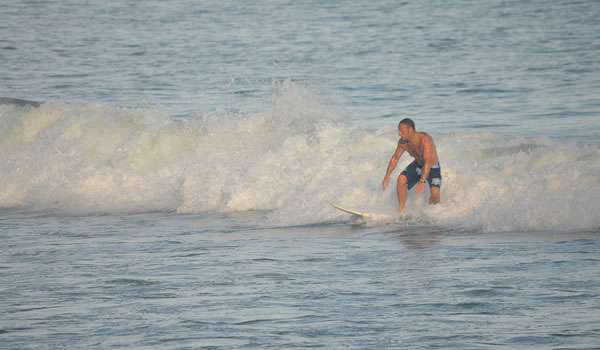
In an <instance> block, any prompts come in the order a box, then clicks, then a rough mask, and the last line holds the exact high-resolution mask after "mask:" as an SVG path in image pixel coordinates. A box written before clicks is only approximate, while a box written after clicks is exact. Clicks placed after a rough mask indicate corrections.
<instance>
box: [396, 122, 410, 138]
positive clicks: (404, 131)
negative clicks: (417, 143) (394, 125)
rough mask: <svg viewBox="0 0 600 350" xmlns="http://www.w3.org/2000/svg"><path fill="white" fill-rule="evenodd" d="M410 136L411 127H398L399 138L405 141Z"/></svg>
mask: <svg viewBox="0 0 600 350" xmlns="http://www.w3.org/2000/svg"><path fill="white" fill-rule="evenodd" d="M409 135H410V127H409V126H408V125H406V124H399V125H398V136H400V137H402V138H403V139H405V138H407V137H408V136H409Z"/></svg>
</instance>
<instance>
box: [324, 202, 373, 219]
mask: <svg viewBox="0 0 600 350" xmlns="http://www.w3.org/2000/svg"><path fill="white" fill-rule="evenodd" d="M331 206H332V207H334V208H336V209H338V210H341V211H343V212H345V213H348V214H351V215H354V216H355V217H356V218H360V219H368V218H370V217H372V216H373V214H369V213H363V212H360V211H358V210H353V209H348V208H343V207H340V206H339V205H335V204H332V205H331Z"/></svg>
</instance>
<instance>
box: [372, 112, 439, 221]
mask: <svg viewBox="0 0 600 350" xmlns="http://www.w3.org/2000/svg"><path fill="white" fill-rule="evenodd" d="M398 135H399V136H400V140H399V141H398V147H396V152H394V155H393V156H392V159H390V163H389V165H388V168H387V172H386V173H385V178H384V179H383V190H384V191H385V188H386V187H387V186H388V185H389V183H390V174H391V173H392V171H394V168H396V164H398V159H400V156H402V154H403V153H404V151H406V152H408V154H410V155H411V156H412V157H413V158H414V159H415V160H414V161H413V162H412V163H410V164H409V165H408V166H407V167H406V168H405V169H404V170H403V171H402V173H400V175H399V176H398V184H397V187H396V191H397V192H398V212H401V211H402V210H404V203H405V202H406V194H407V192H408V190H410V189H411V188H413V186H414V185H415V184H416V185H417V189H416V194H417V195H420V194H421V193H423V190H424V189H425V182H428V183H429V188H430V189H431V197H429V204H438V203H439V202H440V186H441V185H442V173H441V169H440V162H439V159H438V156H437V151H436V149H435V144H434V143H433V138H431V136H429V135H428V134H426V133H424V132H417V131H416V130H415V123H414V122H413V121H412V119H410V118H405V119H402V121H401V122H400V123H399V124H398Z"/></svg>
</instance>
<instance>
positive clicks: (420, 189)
mask: <svg viewBox="0 0 600 350" xmlns="http://www.w3.org/2000/svg"><path fill="white" fill-rule="evenodd" d="M423 190H425V183H424V182H420V181H419V183H418V184H417V189H416V190H415V193H416V194H417V196H418V195H420V194H421V193H423Z"/></svg>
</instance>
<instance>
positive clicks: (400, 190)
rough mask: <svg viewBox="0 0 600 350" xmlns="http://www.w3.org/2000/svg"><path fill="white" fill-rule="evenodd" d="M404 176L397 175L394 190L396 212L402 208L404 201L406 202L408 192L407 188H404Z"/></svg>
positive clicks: (405, 180)
mask: <svg viewBox="0 0 600 350" xmlns="http://www.w3.org/2000/svg"><path fill="white" fill-rule="evenodd" d="M407 181H408V180H407V179H406V176H404V175H402V174H400V176H398V185H397V187H396V192H398V212H401V211H402V210H404V203H406V194H407V193H408V189H407V188H406V182H407Z"/></svg>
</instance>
